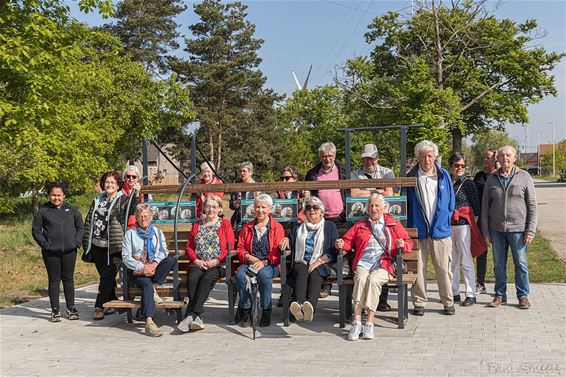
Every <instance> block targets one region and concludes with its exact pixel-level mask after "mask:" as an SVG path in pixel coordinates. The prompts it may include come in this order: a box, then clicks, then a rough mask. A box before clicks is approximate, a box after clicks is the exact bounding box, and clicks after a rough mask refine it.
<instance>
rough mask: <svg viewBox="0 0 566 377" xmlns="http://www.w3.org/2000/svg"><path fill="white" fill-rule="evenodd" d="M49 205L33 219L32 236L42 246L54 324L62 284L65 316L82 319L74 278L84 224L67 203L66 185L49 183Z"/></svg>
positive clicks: (78, 214)
mask: <svg viewBox="0 0 566 377" xmlns="http://www.w3.org/2000/svg"><path fill="white" fill-rule="evenodd" d="M47 193H48V194H49V202H48V203H47V204H45V205H44V206H43V207H42V208H41V209H40V210H39V211H38V212H37V213H36V214H35V216H34V217H33V224H32V235H33V238H34V240H35V241H36V242H37V244H38V245H39V247H41V255H42V257H43V262H44V263H45V268H46V269H47V277H48V279H49V289H48V292H49V302H50V304H51V322H59V321H61V314H60V313H59V310H60V306H59V284H61V281H63V290H64V292H65V301H66V304H67V311H66V316H67V318H68V319H70V320H75V319H79V312H78V311H77V309H76V308H75V285H74V279H73V275H74V273H75V262H76V260H77V248H79V247H80V246H81V240H82V238H83V232H84V223H83V219H82V216H81V214H80V212H79V211H78V210H77V209H76V208H75V207H73V206H71V205H69V204H66V203H65V195H66V193H67V185H66V184H64V183H63V182H51V183H49V184H47Z"/></svg>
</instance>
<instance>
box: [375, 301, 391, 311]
mask: <svg viewBox="0 0 566 377" xmlns="http://www.w3.org/2000/svg"><path fill="white" fill-rule="evenodd" d="M377 311H378V312H390V311H391V306H390V305H389V304H388V303H386V302H380V303H379V304H378V305H377Z"/></svg>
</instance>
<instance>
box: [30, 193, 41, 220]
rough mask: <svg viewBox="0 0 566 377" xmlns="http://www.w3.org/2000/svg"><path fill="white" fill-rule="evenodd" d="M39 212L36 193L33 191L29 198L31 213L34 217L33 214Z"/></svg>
mask: <svg viewBox="0 0 566 377" xmlns="http://www.w3.org/2000/svg"><path fill="white" fill-rule="evenodd" d="M37 211H39V195H38V192H37V191H35V190H34V191H33V194H32V196H31V213H32V214H33V215H34V216H35V214H36V213H37Z"/></svg>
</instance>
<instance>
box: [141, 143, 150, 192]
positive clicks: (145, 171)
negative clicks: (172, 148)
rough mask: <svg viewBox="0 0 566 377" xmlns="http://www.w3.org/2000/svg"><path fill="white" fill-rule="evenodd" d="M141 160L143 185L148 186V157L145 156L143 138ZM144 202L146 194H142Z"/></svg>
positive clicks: (145, 144) (145, 147)
mask: <svg viewBox="0 0 566 377" xmlns="http://www.w3.org/2000/svg"><path fill="white" fill-rule="evenodd" d="M142 156H143V157H142V160H143V176H144V179H143V185H144V186H147V185H148V184H149V172H148V156H147V138H145V137H144V138H143V144H142ZM143 198H144V201H145V202H147V199H148V194H143Z"/></svg>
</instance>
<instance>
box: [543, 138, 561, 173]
mask: <svg viewBox="0 0 566 377" xmlns="http://www.w3.org/2000/svg"><path fill="white" fill-rule="evenodd" d="M554 153H555V157H554V167H555V174H557V175H560V171H562V170H563V169H566V139H564V140H562V141H559V142H558V143H556V147H555V148H554ZM552 162H553V158H552V146H551V147H550V148H549V149H548V150H547V151H546V153H545V154H544V155H542V159H541V167H542V169H543V174H548V175H551V174H552V166H553V163H552Z"/></svg>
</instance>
